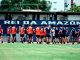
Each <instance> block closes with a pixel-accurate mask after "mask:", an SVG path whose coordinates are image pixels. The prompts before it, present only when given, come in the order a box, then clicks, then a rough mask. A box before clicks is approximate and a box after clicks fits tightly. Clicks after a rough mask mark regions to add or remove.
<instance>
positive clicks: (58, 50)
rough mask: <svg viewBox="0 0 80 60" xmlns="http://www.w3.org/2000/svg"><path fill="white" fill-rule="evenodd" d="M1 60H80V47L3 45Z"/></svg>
mask: <svg viewBox="0 0 80 60" xmlns="http://www.w3.org/2000/svg"><path fill="white" fill-rule="evenodd" d="M0 60H80V45H78V44H75V45H71V44H62V45H61V44H56V45H55V44H50V45H47V44H35V43H34V44H22V43H14V44H13V43H10V44H8V43H3V44H0Z"/></svg>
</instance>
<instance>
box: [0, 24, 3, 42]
mask: <svg viewBox="0 0 80 60" xmlns="http://www.w3.org/2000/svg"><path fill="white" fill-rule="evenodd" d="M2 34H3V29H2V26H1V25H0V43H3V38H2Z"/></svg>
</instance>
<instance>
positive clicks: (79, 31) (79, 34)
mask: <svg viewBox="0 0 80 60" xmlns="http://www.w3.org/2000/svg"><path fill="white" fill-rule="evenodd" d="M78 36H80V28H79V29H78Z"/></svg>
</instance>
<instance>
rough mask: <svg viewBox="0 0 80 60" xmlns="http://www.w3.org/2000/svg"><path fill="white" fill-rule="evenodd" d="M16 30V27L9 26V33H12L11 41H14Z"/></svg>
mask: <svg viewBox="0 0 80 60" xmlns="http://www.w3.org/2000/svg"><path fill="white" fill-rule="evenodd" d="M16 32H17V29H16V27H15V26H13V27H12V28H11V33H12V37H13V38H12V43H14V42H16Z"/></svg>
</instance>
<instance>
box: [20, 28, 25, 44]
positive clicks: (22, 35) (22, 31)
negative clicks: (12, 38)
mask: <svg viewBox="0 0 80 60" xmlns="http://www.w3.org/2000/svg"><path fill="white" fill-rule="evenodd" d="M24 34H25V28H24V26H21V27H20V37H21V42H22V43H23V42H24Z"/></svg>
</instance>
